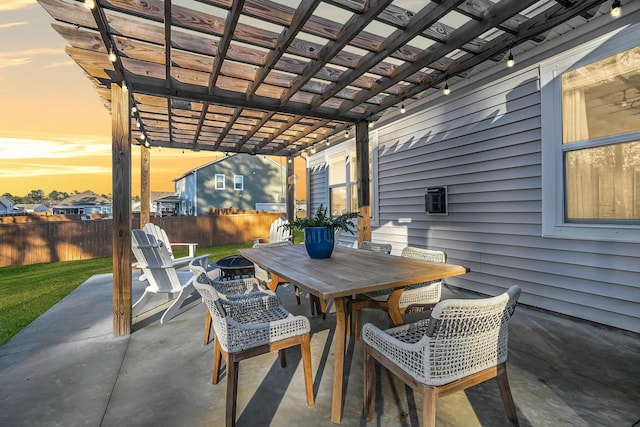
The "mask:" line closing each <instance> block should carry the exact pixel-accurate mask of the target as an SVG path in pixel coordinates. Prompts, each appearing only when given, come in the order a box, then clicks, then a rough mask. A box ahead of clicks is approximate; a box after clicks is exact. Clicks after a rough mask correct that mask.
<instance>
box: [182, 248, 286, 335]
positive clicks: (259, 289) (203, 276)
mask: <svg viewBox="0 0 640 427" xmlns="http://www.w3.org/2000/svg"><path fill="white" fill-rule="evenodd" d="M208 264H209V255H201V256H198V257H195V258H194V259H193V261H191V263H190V264H189V270H191V272H192V273H193V274H194V276H196V277H197V276H200V281H201V282H202V283H208V284H210V285H212V286H213V287H214V288H215V289H216V291H217V292H218V294H219V295H220V297H221V298H222V299H229V300H241V299H247V298H261V297H263V296H265V295H275V293H274V292H273V291H271V290H269V289H268V288H266V287H265V286H264V285H263V284H262V283H261V282H260V281H259V280H258V279H256V278H255V277H247V278H243V279H231V280H224V279H222V278H221V276H220V269H219V268H215V269H211V270H207V266H208ZM211 326H212V320H211V313H209V310H207V312H206V317H205V323H204V345H207V344H209V341H210V340H211Z"/></svg>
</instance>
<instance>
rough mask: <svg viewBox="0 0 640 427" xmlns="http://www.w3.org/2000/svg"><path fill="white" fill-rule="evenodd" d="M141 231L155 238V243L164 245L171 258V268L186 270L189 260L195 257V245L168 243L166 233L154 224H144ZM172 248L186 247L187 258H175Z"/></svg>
mask: <svg viewBox="0 0 640 427" xmlns="http://www.w3.org/2000/svg"><path fill="white" fill-rule="evenodd" d="M142 229H143V230H144V232H145V233H147V234H151V235H152V236H153V237H155V239H156V241H158V242H159V243H162V245H164V247H165V248H166V249H167V251H168V252H169V255H170V256H171V259H172V260H173V266H174V267H175V268H186V267H188V266H189V263H190V262H191V260H193V257H194V256H195V252H196V246H198V244H197V243H176V242H170V241H169V237H168V236H167V233H166V232H165V231H164V230H163V229H162V228H161V227H160V226H158V225H156V224H152V223H150V222H148V223H147V224H145V226H144V227H143V228H142ZM172 246H188V247H189V256H185V257H181V258H176V257H175V256H174V255H173V248H172Z"/></svg>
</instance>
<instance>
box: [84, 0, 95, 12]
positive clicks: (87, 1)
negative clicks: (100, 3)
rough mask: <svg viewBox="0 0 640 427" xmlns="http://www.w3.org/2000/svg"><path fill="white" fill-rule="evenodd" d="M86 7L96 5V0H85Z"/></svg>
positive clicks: (91, 7) (89, 7)
mask: <svg viewBox="0 0 640 427" xmlns="http://www.w3.org/2000/svg"><path fill="white" fill-rule="evenodd" d="M84 7H86V8H87V9H89V10H91V9H93V8H95V7H96V2H95V0H84Z"/></svg>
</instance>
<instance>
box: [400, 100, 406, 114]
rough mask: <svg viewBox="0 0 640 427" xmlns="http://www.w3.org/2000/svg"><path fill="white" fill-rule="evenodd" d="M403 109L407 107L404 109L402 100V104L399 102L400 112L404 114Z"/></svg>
mask: <svg viewBox="0 0 640 427" xmlns="http://www.w3.org/2000/svg"><path fill="white" fill-rule="evenodd" d="M405 111H407V109H406V108H404V102H403V103H402V104H400V112H401V113H402V114H404V113H405Z"/></svg>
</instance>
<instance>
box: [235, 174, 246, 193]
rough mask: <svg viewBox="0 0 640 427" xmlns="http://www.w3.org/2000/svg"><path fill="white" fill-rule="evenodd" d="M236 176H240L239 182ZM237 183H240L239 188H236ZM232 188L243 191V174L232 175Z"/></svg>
mask: <svg viewBox="0 0 640 427" xmlns="http://www.w3.org/2000/svg"><path fill="white" fill-rule="evenodd" d="M238 178H240V182H238ZM238 184H240V188H238ZM233 189H234V190H235V191H244V175H234V176H233Z"/></svg>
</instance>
